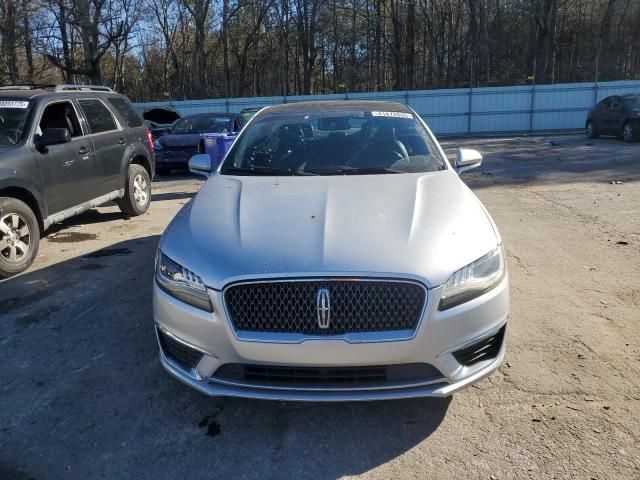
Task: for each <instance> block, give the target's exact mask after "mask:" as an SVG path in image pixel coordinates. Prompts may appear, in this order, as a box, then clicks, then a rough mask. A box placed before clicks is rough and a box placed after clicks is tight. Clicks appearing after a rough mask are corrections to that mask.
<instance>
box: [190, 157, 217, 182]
mask: <svg viewBox="0 0 640 480" xmlns="http://www.w3.org/2000/svg"><path fill="white" fill-rule="evenodd" d="M211 169H212V167H211V157H210V156H209V154H208V153H199V154H198V155H194V156H193V157H191V158H190V159H189V171H190V172H191V173H195V174H196V175H204V176H205V177H210V176H211Z"/></svg>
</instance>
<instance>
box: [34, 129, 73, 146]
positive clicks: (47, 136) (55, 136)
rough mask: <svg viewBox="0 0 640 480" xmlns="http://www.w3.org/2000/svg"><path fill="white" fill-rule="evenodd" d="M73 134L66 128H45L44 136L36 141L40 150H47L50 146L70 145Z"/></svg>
mask: <svg viewBox="0 0 640 480" xmlns="http://www.w3.org/2000/svg"><path fill="white" fill-rule="evenodd" d="M70 141H71V134H70V133H69V130H68V129H66V128H45V130H44V132H42V135H40V136H39V137H38V138H37V139H36V144H37V145H38V148H45V147H48V146H50V145H59V144H61V143H69V142H70Z"/></svg>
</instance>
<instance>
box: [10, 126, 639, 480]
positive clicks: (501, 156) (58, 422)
mask: <svg viewBox="0 0 640 480" xmlns="http://www.w3.org/2000/svg"><path fill="white" fill-rule="evenodd" d="M444 143H445V147H446V148H447V150H448V153H451V152H453V146H454V145H456V144H464V145H467V146H470V147H471V146H475V147H477V148H478V149H479V150H480V151H481V152H482V153H484V154H485V158H486V161H485V164H484V166H483V167H482V168H481V169H479V170H478V171H474V172H469V173H468V174H466V175H465V180H466V181H467V182H468V184H469V185H470V186H471V187H472V188H473V189H474V190H475V192H476V193H477V195H478V196H479V197H480V198H481V200H482V201H483V202H484V204H485V205H486V206H487V208H488V209H489V210H490V212H491V213H492V215H493V217H494V219H495V221H496V223H497V224H498V226H499V228H500V230H501V233H502V235H503V237H504V241H505V243H506V246H507V252H508V260H509V270H510V275H511V287H512V290H511V293H512V303H511V310H512V313H511V319H510V327H509V338H508V346H507V357H506V361H505V363H504V364H503V366H502V368H501V369H500V371H499V372H497V373H496V374H494V375H493V376H492V377H490V378H489V379H487V380H484V381H483V382H481V383H479V384H478V385H477V386H475V387H473V388H470V389H468V390H466V391H464V392H462V393H460V394H457V395H455V397H453V398H451V399H446V400H433V399H423V400H411V401H393V402H384V403H351V404H329V405H325V404H291V403H281V402H262V401H249V400H237V399H211V398H207V397H204V396H202V395H201V394H199V393H196V392H195V391H192V390H191V389H189V388H187V387H185V386H183V385H182V384H180V383H178V382H177V381H176V380H173V379H172V378H171V377H169V376H168V375H167V374H165V372H164V371H163V370H162V368H161V367H160V364H159V362H158V359H157V351H156V344H155V338H154V335H153V328H152V325H153V319H152V314H151V298H150V292H151V281H152V274H153V256H154V253H155V248H156V244H157V241H158V238H159V235H160V234H161V232H162V231H163V229H164V227H165V226H166V224H167V223H168V221H169V220H170V219H171V217H172V216H173V214H174V213H175V212H176V211H177V210H178V209H179V208H180V207H181V205H182V204H184V203H185V202H187V201H188V200H189V198H190V197H191V195H192V194H193V193H194V192H195V191H197V189H198V188H199V186H200V184H201V181H200V180H199V179H197V178H192V177H187V176H183V177H171V178H170V179H169V180H167V179H165V178H163V179H160V180H161V181H158V182H156V183H155V185H154V186H155V194H154V203H153V205H152V207H151V210H150V212H149V213H148V214H147V215H145V216H143V217H140V218H136V219H131V220H126V219H123V218H122V216H121V215H120V214H119V213H118V211H117V209H116V208H115V207H105V208H100V209H97V210H95V211H92V212H89V213H87V214H84V215H82V216H80V217H77V218H75V219H72V220H71V221H68V222H65V223H64V224H63V225H58V226H56V227H55V228H53V229H52V230H50V231H49V233H48V235H47V237H46V238H45V239H44V240H43V242H42V245H41V254H40V256H39V258H38V260H37V261H36V263H35V265H34V267H33V268H32V269H31V270H30V271H29V272H27V273H26V274H25V275H22V276H20V277H18V278H14V279H11V280H8V281H4V282H2V283H0V319H1V320H0V352H2V362H1V363H0V477H1V478H3V479H4V478H9V479H27V478H35V479H45V478H51V479H65V478H79V479H94V478H132V479H133V478H156V479H160V478H168V479H178V478H189V479H198V478H251V479H253V478H255V479H266V478H274V479H275V478H277V479H280V478H320V479H333V478H342V477H352V476H353V477H360V476H361V477H363V478H402V479H405V478H406V479H409V478H485V479H505V478H585V479H589V478H597V479H604V478H624V479H628V478H640V144H636V145H625V144H623V143H622V142H621V141H619V140H614V139H601V140H598V141H594V142H593V144H589V143H588V142H586V141H585V140H584V139H583V138H582V137H578V136H558V137H553V138H550V137H529V138H517V139H469V140H464V141H453V140H450V141H447V142H444ZM611 181H619V182H623V183H610V182H611Z"/></svg>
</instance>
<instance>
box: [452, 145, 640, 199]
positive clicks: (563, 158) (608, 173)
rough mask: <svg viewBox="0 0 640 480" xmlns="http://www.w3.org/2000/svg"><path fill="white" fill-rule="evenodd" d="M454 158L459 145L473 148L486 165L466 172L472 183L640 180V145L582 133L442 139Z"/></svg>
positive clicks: (464, 178) (565, 182)
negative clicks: (596, 137) (589, 138)
mask: <svg viewBox="0 0 640 480" xmlns="http://www.w3.org/2000/svg"><path fill="white" fill-rule="evenodd" d="M442 147H443V149H444V150H445V153H446V154H447V157H448V158H449V159H450V160H453V159H454V158H455V149H456V147H463V148H473V149H476V150H478V151H479V152H480V153H482V155H483V163H482V165H481V166H480V167H479V168H477V169H474V170H470V171H468V172H465V173H464V174H463V175H462V177H461V178H462V179H463V180H464V181H465V183H466V184H467V185H468V186H469V187H471V188H484V187H491V186H495V185H529V184H554V183H563V184H570V183H578V182H596V183H598V182H601V183H609V182H611V181H622V182H636V181H640V162H638V155H639V154H640V144H638V143H635V144H634V143H631V144H627V143H624V142H623V141H622V140H619V139H616V138H601V139H595V140H588V139H586V138H584V137H583V136H581V135H558V136H544V137H535V136H534V137H511V138H465V139H451V138H448V139H446V140H443V141H442Z"/></svg>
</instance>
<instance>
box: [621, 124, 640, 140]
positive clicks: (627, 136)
mask: <svg viewBox="0 0 640 480" xmlns="http://www.w3.org/2000/svg"><path fill="white" fill-rule="evenodd" d="M633 127H634V125H633V123H631V122H626V123H625V124H624V127H622V138H623V140H624V141H625V142H627V143H631V142H633V141H635V140H636V136H637V132H636V129H635V128H633Z"/></svg>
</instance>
